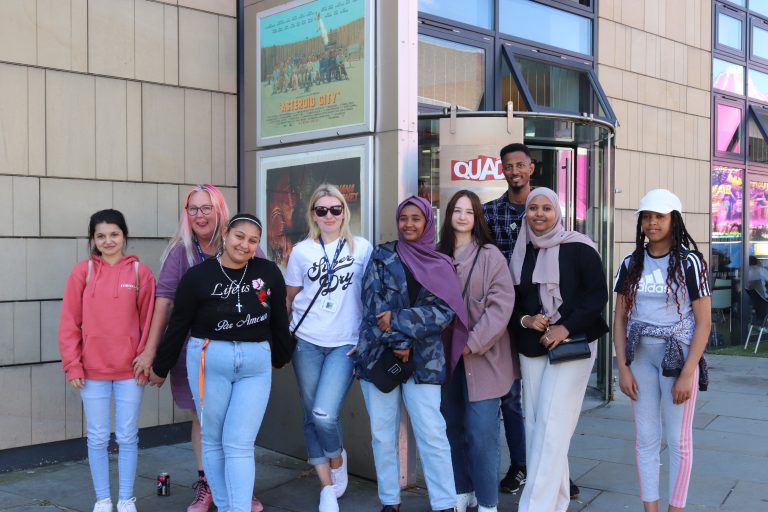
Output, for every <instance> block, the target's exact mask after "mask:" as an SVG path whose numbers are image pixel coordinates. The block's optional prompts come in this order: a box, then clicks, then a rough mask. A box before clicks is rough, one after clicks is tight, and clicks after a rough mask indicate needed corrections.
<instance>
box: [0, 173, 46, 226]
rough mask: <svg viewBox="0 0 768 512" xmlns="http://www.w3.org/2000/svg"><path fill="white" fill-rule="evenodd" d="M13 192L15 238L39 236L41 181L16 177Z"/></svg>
mask: <svg viewBox="0 0 768 512" xmlns="http://www.w3.org/2000/svg"><path fill="white" fill-rule="evenodd" d="M12 190H13V201H12V204H13V234H14V235H15V236H39V235H40V180H39V179H38V178H27V177H24V176H14V177H13V187H12ZM0 194H2V192H0ZM9 204H11V201H9ZM3 207H5V205H3Z"/></svg>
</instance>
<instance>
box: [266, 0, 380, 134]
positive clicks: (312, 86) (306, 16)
mask: <svg viewBox="0 0 768 512" xmlns="http://www.w3.org/2000/svg"><path fill="white" fill-rule="evenodd" d="M256 23H257V25H256V26H257V30H256V78H257V80H256V82H257V84H258V85H257V87H258V91H257V94H256V98H257V100H256V136H257V144H258V145H259V146H260V147H264V146H270V145H274V144H281V143H289V142H296V141H304V140H310V139H317V138H323V137H329V136H337V135H346V134H353V133H361V132H371V131H373V121H372V117H373V116H372V108H371V102H372V100H373V92H372V87H373V60H374V59H373V53H372V52H373V35H372V34H373V6H372V0H296V1H294V2H290V3H287V4H285V5H281V6H278V7H275V8H272V9H269V10H265V11H263V12H260V13H258V14H257V21H256Z"/></svg>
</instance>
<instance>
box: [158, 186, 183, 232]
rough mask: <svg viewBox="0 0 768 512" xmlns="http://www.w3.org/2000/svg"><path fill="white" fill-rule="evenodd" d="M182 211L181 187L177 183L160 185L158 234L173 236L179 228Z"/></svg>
mask: <svg viewBox="0 0 768 512" xmlns="http://www.w3.org/2000/svg"><path fill="white" fill-rule="evenodd" d="M185 190H186V187H185ZM180 213H181V206H180V204H179V187H178V186H177V185H158V186H157V236H160V237H165V238H171V237H172V236H173V235H174V233H176V229H177V228H178V225H179V214H180Z"/></svg>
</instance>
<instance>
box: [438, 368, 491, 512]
mask: <svg viewBox="0 0 768 512" xmlns="http://www.w3.org/2000/svg"><path fill="white" fill-rule="evenodd" d="M499 402H500V400H499V399H498V398H492V399H488V400H479V401H477V402H470V401H469V396H468V394H467V377H466V374H465V373H464V364H463V362H462V361H459V364H458V366H457V367H456V370H455V371H454V373H453V378H452V379H451V380H450V381H449V382H448V383H446V384H445V385H444V386H443V404H442V406H441V407H440V410H441V411H442V412H443V416H444V417H445V423H446V425H447V428H448V441H449V442H450V443H451V460H452V461H453V476H454V479H455V482H456V492H457V493H459V494H464V493H468V492H472V491H474V492H475V496H476V497H477V502H478V504H480V505H481V506H483V507H488V508H492V507H495V506H497V505H498V504H499V483H498V481H497V480H498V475H499V455H500V447H499V444H500V440H499Z"/></svg>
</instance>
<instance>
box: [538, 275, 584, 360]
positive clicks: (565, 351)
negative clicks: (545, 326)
mask: <svg viewBox="0 0 768 512" xmlns="http://www.w3.org/2000/svg"><path fill="white" fill-rule="evenodd" d="M539 287H541V285H539ZM536 293H537V297H538V299H539V307H540V309H541V311H542V312H543V311H544V305H543V304H542V303H541V293H540V291H538V290H537V291H536ZM591 356H592V351H591V350H590V349H589V340H587V337H586V336H585V335H584V334H576V335H573V336H569V337H568V338H565V339H564V340H563V341H561V342H560V343H558V345H557V346H556V347H555V348H551V349H548V350H547V357H549V363H550V364H556V363H565V362H567V361H578V360H579V359H589V358H590V357H591Z"/></svg>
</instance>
